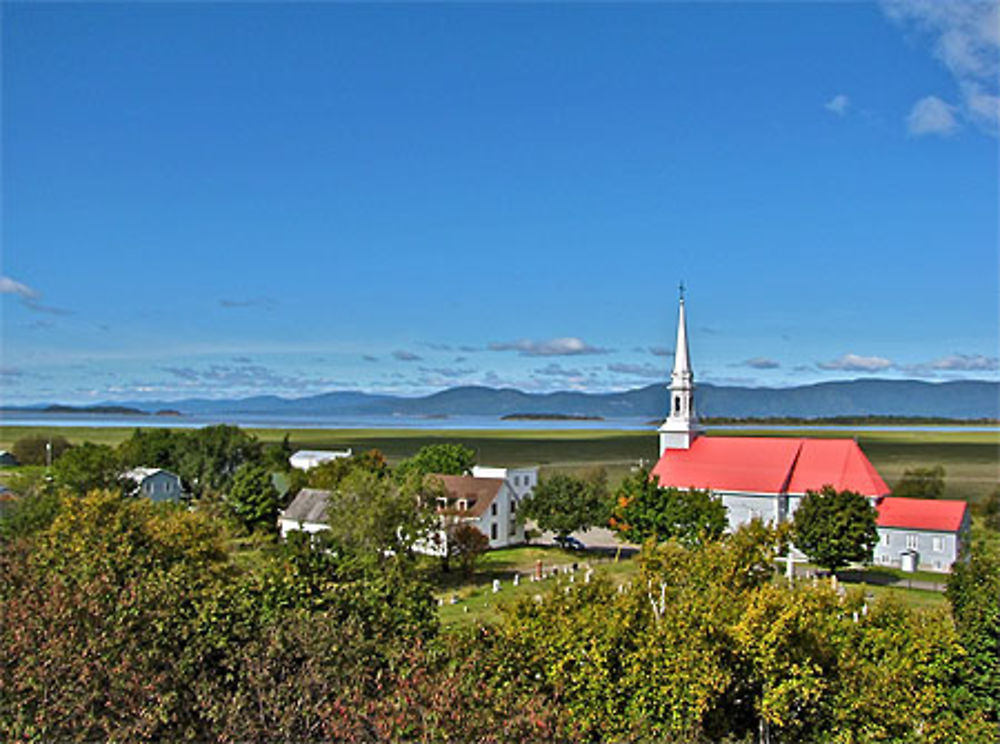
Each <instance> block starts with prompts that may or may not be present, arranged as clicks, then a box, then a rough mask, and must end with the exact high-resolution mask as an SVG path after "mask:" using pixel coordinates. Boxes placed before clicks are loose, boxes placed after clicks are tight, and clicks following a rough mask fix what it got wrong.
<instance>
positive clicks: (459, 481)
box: [429, 474, 506, 517]
mask: <svg viewBox="0 0 1000 744" xmlns="http://www.w3.org/2000/svg"><path fill="white" fill-rule="evenodd" d="M429 477H431V478H437V479H438V480H440V481H441V483H442V484H443V485H444V488H445V491H447V498H448V499H449V501H458V500H459V499H465V500H466V502H467V506H466V509H465V511H464V512H462V513H463V514H464V515H465V516H469V517H479V516H482V515H483V514H484V513H485V512H486V510H487V509H488V508H489V506H490V504H492V503H493V500H494V499H496V497H497V494H498V493H500V489H501V488H503V485H504V483H505V482H506V481H505V480H504V479H503V478H474V477H473V476H471V475H437V474H433V475H431V476H429Z"/></svg>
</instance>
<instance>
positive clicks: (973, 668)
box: [946, 540, 1000, 722]
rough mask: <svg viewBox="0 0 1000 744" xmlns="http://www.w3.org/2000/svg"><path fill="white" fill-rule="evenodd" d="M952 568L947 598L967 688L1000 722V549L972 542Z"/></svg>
mask: <svg viewBox="0 0 1000 744" xmlns="http://www.w3.org/2000/svg"><path fill="white" fill-rule="evenodd" d="M964 558H965V560H960V561H957V562H956V563H955V564H954V566H952V573H951V575H950V576H949V577H948V588H947V591H946V596H947V597H948V601H949V602H950V603H951V613H952V616H953V617H954V618H955V626H956V627H957V629H958V636H959V640H960V641H961V643H962V646H963V647H964V648H965V651H966V659H967V664H968V673H967V674H966V675H965V678H966V680H967V686H968V688H969V689H970V691H971V692H972V693H973V695H974V696H975V697H976V699H977V700H979V701H980V702H981V703H982V704H983V705H984V706H985V707H986V708H987V710H988V711H989V713H990V716H991V718H992V720H993V721H994V722H997V721H1000V546H998V545H997V544H996V542H995V541H988V540H974V541H973V543H972V545H971V546H970V549H969V552H968V555H966V556H964Z"/></svg>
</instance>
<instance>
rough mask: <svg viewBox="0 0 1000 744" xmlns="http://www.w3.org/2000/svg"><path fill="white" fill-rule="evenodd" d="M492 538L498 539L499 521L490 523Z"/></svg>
mask: <svg viewBox="0 0 1000 744" xmlns="http://www.w3.org/2000/svg"><path fill="white" fill-rule="evenodd" d="M490 539H491V540H496V539H497V523H496V522H494V523H493V524H491V525H490Z"/></svg>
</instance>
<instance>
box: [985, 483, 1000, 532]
mask: <svg viewBox="0 0 1000 744" xmlns="http://www.w3.org/2000/svg"><path fill="white" fill-rule="evenodd" d="M982 513H983V524H984V525H986V528H987V529H990V530H993V531H994V532H1000V486H997V487H996V488H994V489H993V492H992V493H991V494H990V495H989V496H987V497H986V500H985V501H984V502H983V506H982Z"/></svg>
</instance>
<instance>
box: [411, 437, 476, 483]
mask: <svg viewBox="0 0 1000 744" xmlns="http://www.w3.org/2000/svg"><path fill="white" fill-rule="evenodd" d="M475 464H476V453H475V452H474V451H473V450H471V449H469V448H468V447H465V446H463V445H461V444H453V443H444V444H428V445H426V446H425V447H421V448H420V449H419V450H418V451H417V454H415V455H414V456H413V457H410V458H408V459H406V460H403V461H402V462H401V463H399V465H398V466H397V467H396V475H397V477H398V478H399V479H400V480H403V479H405V478H407V477H410V476H411V475H412V474H413V473H417V474H418V475H419V476H424V475H429V474H431V473H437V474H438V475H465V474H466V473H467V472H469V471H470V470H472V467H473V466H474V465H475Z"/></svg>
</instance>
